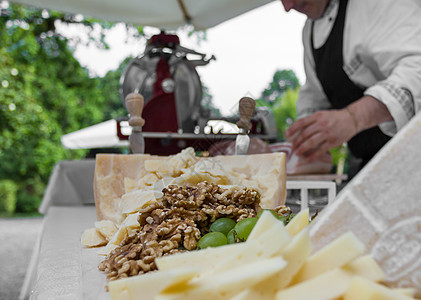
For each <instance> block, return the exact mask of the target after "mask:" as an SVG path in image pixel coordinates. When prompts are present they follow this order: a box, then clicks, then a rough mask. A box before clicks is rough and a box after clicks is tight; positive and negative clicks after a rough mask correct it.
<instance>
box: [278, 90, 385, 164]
mask: <svg viewBox="0 0 421 300" xmlns="http://www.w3.org/2000/svg"><path fill="white" fill-rule="evenodd" d="M392 119H393V118H392V116H391V114H390V112H389V110H388V109H387V107H386V105H384V104H383V103H382V102H380V101H379V100H377V99H376V98H374V97H371V96H364V97H362V98H361V99H359V100H357V101H355V102H354V103H352V104H350V105H349V106H348V107H346V108H344V109H340V110H324V111H319V112H316V113H314V114H313V115H311V116H308V117H305V118H302V119H300V120H298V121H296V122H294V124H292V125H291V127H290V128H289V129H288V130H287V132H286V135H287V137H288V139H290V140H291V142H292V144H293V147H292V151H295V153H296V154H297V155H298V156H305V157H307V158H308V159H309V160H310V161H312V160H315V159H316V158H317V157H320V156H322V155H323V154H324V153H326V152H327V151H329V150H330V149H331V148H334V147H337V146H340V145H342V144H343V143H344V142H347V141H349V140H350V139H351V138H352V137H353V136H354V135H356V134H357V133H359V132H360V131H363V130H365V129H368V128H371V127H374V126H377V125H379V124H380V123H382V122H386V121H390V120H392Z"/></svg>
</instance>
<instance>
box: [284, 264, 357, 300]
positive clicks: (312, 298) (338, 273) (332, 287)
mask: <svg viewBox="0 0 421 300" xmlns="http://www.w3.org/2000/svg"><path fill="white" fill-rule="evenodd" d="M351 279H352V275H351V274H350V273H349V272H347V271H344V270H341V269H334V270H331V271H328V272H326V273H323V274H321V275H319V276H317V277H314V278H312V279H310V280H307V281H303V282H301V283H299V284H296V285H293V286H291V287H289V288H286V289H284V290H281V291H279V292H278V293H277V294H276V299H277V300H330V299H335V298H338V297H340V296H342V295H343V294H345V292H346V291H347V290H348V287H349V286H350V284H351Z"/></svg>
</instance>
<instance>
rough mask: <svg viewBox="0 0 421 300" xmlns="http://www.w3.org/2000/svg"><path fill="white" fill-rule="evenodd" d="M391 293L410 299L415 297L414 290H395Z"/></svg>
mask: <svg viewBox="0 0 421 300" xmlns="http://www.w3.org/2000/svg"><path fill="white" fill-rule="evenodd" d="M393 291H395V292H398V293H399V294H402V295H405V296H408V297H412V298H413V297H415V294H416V290H415V288H395V289H393Z"/></svg>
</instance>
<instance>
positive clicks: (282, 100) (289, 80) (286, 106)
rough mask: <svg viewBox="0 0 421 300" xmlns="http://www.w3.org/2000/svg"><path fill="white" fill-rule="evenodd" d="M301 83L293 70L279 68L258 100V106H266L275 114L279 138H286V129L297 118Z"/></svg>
mask: <svg viewBox="0 0 421 300" xmlns="http://www.w3.org/2000/svg"><path fill="white" fill-rule="evenodd" d="M299 89H300V83H299V80H298V78H297V76H296V75H295V73H294V71H292V70H277V71H276V72H275V73H274V74H273V79H272V82H270V83H269V86H268V87H267V88H266V89H265V90H264V91H263V92H262V95H261V97H260V98H259V99H257V100H256V106H266V107H268V108H269V109H270V110H271V111H272V113H273V114H274V117H275V120H276V125H277V128H278V138H279V139H284V138H285V131H286V130H287V128H288V126H289V125H291V124H292V122H294V121H295V120H296V118H297V110H296V101H297V97H298V91H299Z"/></svg>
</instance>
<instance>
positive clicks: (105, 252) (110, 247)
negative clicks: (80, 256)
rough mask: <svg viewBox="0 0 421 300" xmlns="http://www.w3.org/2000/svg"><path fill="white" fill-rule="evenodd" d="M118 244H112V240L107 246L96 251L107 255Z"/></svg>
mask: <svg viewBox="0 0 421 300" xmlns="http://www.w3.org/2000/svg"><path fill="white" fill-rule="evenodd" d="M117 247H118V246H117V245H114V244H111V243H110V242H109V243H108V244H107V245H106V246H105V247H101V248H99V249H98V251H97V252H96V253H97V254H98V255H102V256H107V255H108V254H110V253H111V251H113V250H114V249H115V248H117Z"/></svg>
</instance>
